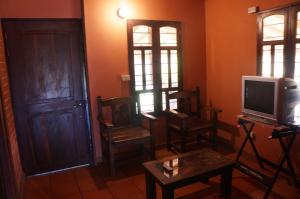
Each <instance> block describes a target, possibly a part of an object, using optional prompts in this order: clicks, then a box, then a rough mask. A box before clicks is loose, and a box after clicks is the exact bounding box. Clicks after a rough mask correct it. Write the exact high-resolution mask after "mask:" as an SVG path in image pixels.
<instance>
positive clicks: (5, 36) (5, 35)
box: [4, 32, 7, 40]
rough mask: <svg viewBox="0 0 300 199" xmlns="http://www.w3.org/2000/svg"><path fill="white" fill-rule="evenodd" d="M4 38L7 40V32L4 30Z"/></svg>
mask: <svg viewBox="0 0 300 199" xmlns="http://www.w3.org/2000/svg"><path fill="white" fill-rule="evenodd" d="M4 39H5V40H7V34H6V32H4Z"/></svg>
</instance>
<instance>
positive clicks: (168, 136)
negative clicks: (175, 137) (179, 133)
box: [167, 128, 171, 151]
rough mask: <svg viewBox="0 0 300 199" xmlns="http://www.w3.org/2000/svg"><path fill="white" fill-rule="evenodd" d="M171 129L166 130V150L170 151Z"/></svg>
mask: <svg viewBox="0 0 300 199" xmlns="http://www.w3.org/2000/svg"><path fill="white" fill-rule="evenodd" d="M170 131H171V129H169V128H167V149H168V151H170V150H171V132H170Z"/></svg>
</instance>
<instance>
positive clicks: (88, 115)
mask: <svg viewBox="0 0 300 199" xmlns="http://www.w3.org/2000/svg"><path fill="white" fill-rule="evenodd" d="M0 20H1V21H2V22H10V21H30V22H34V21H51V22H55V21H58V22H63V21H65V22H68V21H75V22H79V23H80V24H81V27H80V31H81V41H80V42H81V44H82V52H81V53H82V57H83V63H82V67H83V72H84V74H82V77H83V97H84V99H85V100H86V106H85V115H86V124H87V131H88V132H87V133H88V139H89V153H90V154H89V157H90V158H89V164H90V165H94V164H95V147H94V134H93V124H92V111H91V99H90V87H89V76H88V67H87V51H86V38H85V30H84V20H83V19H82V18H2V19H0ZM1 24H2V30H3V34H4V47H5V49H4V50H5V54H6V60H7V68H8V79H9V83H10V85H11V83H12V82H11V81H12V80H11V78H10V77H11V70H10V68H9V65H10V64H9V59H8V56H9V55H8V51H7V50H8V49H7V41H6V35H5V34H6V33H5V26H4V24H3V23H1ZM10 89H11V88H10ZM12 95H13V94H12V92H11V99H13V96H12ZM18 144H19V142H18ZM80 166H81V165H78V167H80ZM83 166H84V165H83ZM76 167H77V166H76ZM70 168H73V167H70ZM65 169H68V168H65ZM65 169H63V170H65ZM52 172H55V171H50V172H46V173H52Z"/></svg>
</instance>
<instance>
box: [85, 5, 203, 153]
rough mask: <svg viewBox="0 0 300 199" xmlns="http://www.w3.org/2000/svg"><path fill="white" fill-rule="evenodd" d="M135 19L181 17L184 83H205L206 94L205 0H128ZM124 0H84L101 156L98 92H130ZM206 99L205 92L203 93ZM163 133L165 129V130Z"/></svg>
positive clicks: (96, 132)
mask: <svg viewBox="0 0 300 199" xmlns="http://www.w3.org/2000/svg"><path fill="white" fill-rule="evenodd" d="M126 2H127V4H128V6H129V7H131V8H132V15H131V16H130V18H132V19H152V20H177V21H181V22H182V35H183V65H184V71H183V73H184V87H186V88H192V87H195V86H196V85H199V86H201V90H202V93H203V94H205V81H206V80H205V73H206V72H205V37H204V36H205V31H204V28H205V27H204V1H199V0H189V1H188V3H187V2H186V1H182V0H151V1H149V0H139V1H137V0H127V1H126ZM119 5H120V0H109V1H108V0H84V15H85V26H86V39H87V59H88V70H89V73H88V74H89V80H90V81H89V83H90V85H89V86H90V96H91V102H92V103H91V106H92V110H93V112H92V113H93V127H94V134H95V139H94V140H95V145H96V149H97V154H96V156H97V157H99V156H100V149H99V148H100V147H99V129H98V123H97V120H96V115H97V111H96V108H97V106H96V103H95V98H96V96H97V95H101V96H103V97H104V98H105V97H112V96H120V95H128V93H129V92H128V89H129V88H128V83H122V82H121V80H120V75H121V74H128V73H129V72H128V54H127V29H126V20H124V19H119V18H118V17H117V15H116V10H117V9H118V7H119ZM203 97H204V99H205V95H203ZM161 133H163V132H161Z"/></svg>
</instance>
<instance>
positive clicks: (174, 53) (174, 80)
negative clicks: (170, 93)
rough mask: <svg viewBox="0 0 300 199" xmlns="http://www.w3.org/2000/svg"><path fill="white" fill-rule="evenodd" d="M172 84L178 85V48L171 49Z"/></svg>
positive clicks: (173, 85)
mask: <svg viewBox="0 0 300 199" xmlns="http://www.w3.org/2000/svg"><path fill="white" fill-rule="evenodd" d="M171 84H172V85H171V86H172V87H178V63H177V50H171Z"/></svg>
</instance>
